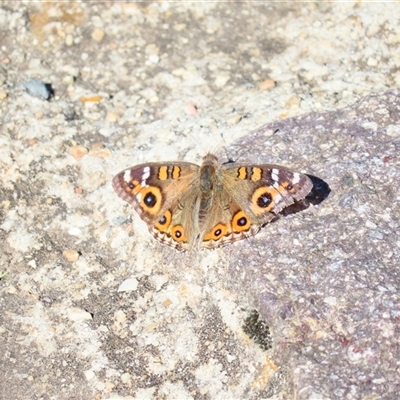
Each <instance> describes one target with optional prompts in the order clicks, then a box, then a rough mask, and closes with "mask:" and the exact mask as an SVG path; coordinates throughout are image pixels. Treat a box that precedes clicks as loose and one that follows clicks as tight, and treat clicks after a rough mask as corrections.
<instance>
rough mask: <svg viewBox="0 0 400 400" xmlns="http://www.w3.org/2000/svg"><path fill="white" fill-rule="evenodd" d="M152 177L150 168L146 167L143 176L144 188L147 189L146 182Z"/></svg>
mask: <svg viewBox="0 0 400 400" xmlns="http://www.w3.org/2000/svg"><path fill="white" fill-rule="evenodd" d="M149 176H150V167H144V168H143V175H142V186H143V187H146V186H147V184H146V181H147V179H148V178H149Z"/></svg>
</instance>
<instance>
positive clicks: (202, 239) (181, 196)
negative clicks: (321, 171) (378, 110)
mask: <svg viewBox="0 0 400 400" xmlns="http://www.w3.org/2000/svg"><path fill="white" fill-rule="evenodd" d="M113 186H114V189H115V191H116V192H117V194H118V195H119V196H120V197H121V198H122V199H124V200H126V201H127V202H129V203H130V204H132V205H133V206H134V208H135V210H136V211H137V212H138V214H139V216H140V217H141V218H142V219H143V220H144V221H145V222H146V223H147V225H148V227H149V230H150V232H151V233H152V234H153V235H154V237H155V238H156V239H157V240H159V241H160V242H162V243H165V244H168V245H170V246H172V247H175V248H176V249H178V250H190V249H196V248H199V247H205V248H214V247H218V246H222V245H225V244H227V243H231V242H234V241H237V240H241V239H245V238H247V237H250V236H253V235H255V234H256V233H257V232H258V231H259V230H260V229H261V227H262V226H264V225H265V224H267V223H268V222H270V221H271V220H273V219H274V218H276V215H277V214H278V213H279V212H280V211H282V210H283V209H284V208H285V207H287V206H289V205H291V204H293V203H294V202H296V201H300V200H302V199H304V198H305V197H306V196H307V194H308V193H309V192H310V191H311V188H312V183H311V180H310V179H309V178H308V177H307V176H306V175H303V174H300V173H298V172H293V171H291V170H289V169H287V168H284V167H279V166H276V165H270V164H236V163H233V162H228V163H225V164H219V162H218V159H217V157H216V156H215V155H213V154H207V155H206V156H205V157H204V158H203V164H202V165H201V166H198V165H196V164H192V163H187V162H165V163H163V162H161V163H148V164H141V165H137V166H134V167H131V168H128V169H126V170H124V171H122V172H120V173H119V174H117V175H116V176H115V177H114V179H113Z"/></svg>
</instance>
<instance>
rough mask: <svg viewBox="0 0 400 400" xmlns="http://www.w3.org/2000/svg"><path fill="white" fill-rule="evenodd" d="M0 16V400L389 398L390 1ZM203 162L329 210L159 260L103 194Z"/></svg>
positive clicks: (18, 8) (395, 247)
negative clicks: (270, 180) (272, 166)
mask: <svg viewBox="0 0 400 400" xmlns="http://www.w3.org/2000/svg"><path fill="white" fill-rule="evenodd" d="M0 4H1V8H0V27H1V30H0V32H1V33H0V85H1V86H0V113H1V127H0V166H1V168H0V175H1V192H0V196H1V199H0V200H1V208H0V210H1V221H0V240H1V243H2V252H1V255H0V260H1V267H0V273H2V272H7V274H6V275H5V276H4V277H3V278H1V280H0V306H1V313H0V321H1V324H0V335H1V336H0V337H1V341H0V371H1V375H2V379H1V380H0V393H1V397H2V398H5V399H11V398H13V399H71V398H79V399H117V398H118V399H120V398H121V399H130V398H133V399H151V398H165V399H177V398H179V399H226V398H229V399H232V398H235V399H239V398H240V399H259V398H271V397H272V398H276V399H278V398H282V399H292V398H299V399H312V398H314V399H316V398H332V399H335V398H337V399H343V398H346V399H358V398H365V397H366V396H371V398H387V399H391V398H393V394H394V393H396V392H398V390H399V388H398V383H397V381H396V371H397V369H396V368H398V367H397V364H398V359H399V354H398V352H399V346H398V344H397V341H396V339H397V337H398V332H399V323H398V320H399V276H398V265H399V248H400V247H399V243H400V240H399V237H398V233H397V232H398V222H397V221H398V220H399V217H400V215H399V214H400V211H399V209H398V200H399V198H398V194H397V183H398V182H399V159H398V154H399V121H398V119H399V108H398V107H399V105H398V102H399V100H398V99H399V97H400V96H399V92H397V91H391V92H387V93H386V94H383V93H384V92H386V91H387V90H388V89H394V88H396V87H398V86H400V70H399V67H400V28H399V26H400V21H399V19H400V12H399V11H400V9H399V7H400V6H399V4H395V3H385V4H383V3H376V4H367V3H366V4H364V3H362V2H361V3H360V2H354V3H352V2H347V3H337V4H321V5H316V4H311V3H277V4H269V5H262V4H261V5H260V4H245V3H241V4H237V3H217V2H215V3H167V2H164V3H141V4H128V3H119V2H118V3H117V2H107V3H100V4H95V5H94V4H88V3H83V4H80V3H70V4H67V3H18V2H5V1H3V2H0ZM30 80H42V81H44V82H45V83H50V84H51V85H52V88H53V90H54V96H53V97H52V98H51V99H50V100H49V101H46V100H44V99H42V98H37V97H34V96H32V93H28V92H27V91H26V89H25V87H24V83H26V82H28V81H30ZM371 93H375V94H376V95H374V96H372V97H367V98H366V99H365V100H363V101H362V102H361V103H357V101H358V100H360V99H362V98H364V97H365V96H369V95H370V94H371ZM345 106H349V108H346V109H344V111H343V110H342V109H343V107H345ZM326 111H327V112H328V113H326ZM310 113H311V114H310ZM297 116H299V117H298V118H297V119H296V118H294V119H293V118H292V117H297ZM273 121H278V122H273ZM269 122H271V125H268V126H267V128H266V129H264V130H259V131H257V132H256V133H255V135H252V136H244V137H243V135H244V134H245V133H246V132H249V131H252V130H254V129H256V128H258V127H259V126H261V125H263V124H265V123H269ZM275 128H279V131H278V132H276V130H275ZM239 137H242V139H241V140H240V141H239V142H234V140H235V139H237V138H239ZM226 143H227V144H228V145H230V144H232V143H233V146H228V147H227V149H226V151H225V150H224V149H222V146H223V145H225V144H226ZM235 143H236V144H235ZM209 150H212V151H216V150H218V151H219V152H220V154H221V155H225V154H226V153H227V154H228V155H229V157H232V158H234V159H239V160H242V159H243V160H244V159H259V160H261V159H262V160H263V161H266V162H274V163H278V164H284V165H287V166H290V167H293V168H296V169H298V170H301V171H304V172H308V173H310V174H313V175H316V176H318V177H320V178H322V179H324V180H325V181H326V182H327V183H328V184H329V185H330V187H331V189H332V193H331V195H330V196H329V197H328V199H326V200H325V201H324V202H322V203H321V204H320V205H318V206H315V207H310V208H309V209H307V210H305V211H304V212H302V213H297V214H294V215H290V216H288V217H285V218H281V219H280V220H279V221H277V222H276V223H274V224H271V226H268V227H266V228H265V229H264V230H263V231H262V232H261V233H260V234H259V235H258V236H256V237H255V238H253V239H251V240H249V241H244V242H239V243H236V244H234V245H232V246H229V247H228V248H224V249H220V250H216V251H207V252H206V251H201V252H199V253H198V254H195V255H185V254H184V255H182V254H178V253H176V252H174V251H173V249H169V248H165V247H163V246H161V245H160V244H158V243H155V242H154V240H153V238H152V237H151V235H150V234H149V233H148V232H147V228H146V226H145V224H144V223H143V222H142V221H141V220H140V219H139V218H138V217H137V215H136V214H135V213H134V212H133V210H132V209H131V208H129V207H128V206H127V205H124V204H123V202H122V201H121V200H120V199H119V198H118V197H117V196H116V195H115V193H114V192H113V190H112V188H111V183H110V181H111V179H112V177H113V175H114V174H115V173H117V172H118V171H119V170H121V169H123V168H126V167H128V166H130V165H134V164H138V163H142V162H145V161H157V160H174V159H177V160H179V159H182V160H186V161H192V162H199V161H200V159H201V156H202V155H204V153H205V152H207V151H209ZM254 307H256V308H258V309H259V311H260V312H261V313H262V315H263V317H264V318H265V320H266V322H267V323H268V325H270V327H271V335H272V338H273V339H274V343H273V347H272V349H271V350H269V351H265V350H262V349H261V348H260V347H258V346H257V345H256V344H255V343H254V342H253V341H252V340H250V339H249V337H248V336H247V335H246V334H245V333H244V332H243V329H242V325H243V321H244V320H245V318H246V317H247V316H248V314H249V313H250V311H251V310H252V309H253V308H254Z"/></svg>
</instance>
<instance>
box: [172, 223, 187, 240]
mask: <svg viewBox="0 0 400 400" xmlns="http://www.w3.org/2000/svg"><path fill="white" fill-rule="evenodd" d="M171 236H172V238H173V239H174V240H175V241H177V242H187V238H186V236H185V233H184V229H183V227H182V226H181V225H175V226H173V227H172V228H171Z"/></svg>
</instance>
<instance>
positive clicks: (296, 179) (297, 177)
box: [292, 172, 300, 185]
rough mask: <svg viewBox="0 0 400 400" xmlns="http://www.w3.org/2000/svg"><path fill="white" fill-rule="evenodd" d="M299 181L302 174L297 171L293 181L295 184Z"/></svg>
mask: <svg viewBox="0 0 400 400" xmlns="http://www.w3.org/2000/svg"><path fill="white" fill-rule="evenodd" d="M299 182H300V174H299V173H297V172H295V173H294V174H293V180H292V183H293V184H294V185H295V184H296V183H299Z"/></svg>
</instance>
